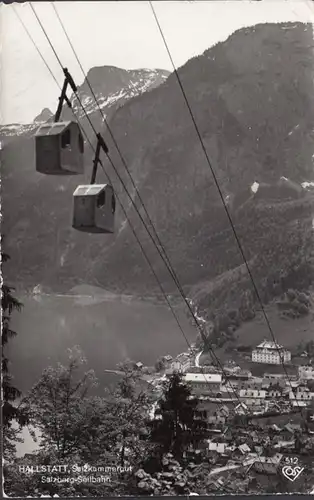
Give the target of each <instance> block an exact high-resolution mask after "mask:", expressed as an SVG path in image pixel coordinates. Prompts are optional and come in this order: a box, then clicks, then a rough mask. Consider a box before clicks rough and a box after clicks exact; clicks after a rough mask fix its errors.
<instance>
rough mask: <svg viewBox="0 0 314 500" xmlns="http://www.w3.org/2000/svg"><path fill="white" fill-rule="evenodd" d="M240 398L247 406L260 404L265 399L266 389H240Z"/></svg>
mask: <svg viewBox="0 0 314 500" xmlns="http://www.w3.org/2000/svg"><path fill="white" fill-rule="evenodd" d="M239 396H240V399H241V401H242V402H243V403H245V404H246V405H247V406H254V405H255V406H256V405H257V406H259V405H262V404H263V402H264V401H265V399H266V391H263V390H258V389H240V391H239Z"/></svg>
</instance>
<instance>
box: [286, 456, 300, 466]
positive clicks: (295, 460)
mask: <svg viewBox="0 0 314 500" xmlns="http://www.w3.org/2000/svg"><path fill="white" fill-rule="evenodd" d="M298 461H299V459H298V457H286V458H285V462H286V464H290V465H297V463H298Z"/></svg>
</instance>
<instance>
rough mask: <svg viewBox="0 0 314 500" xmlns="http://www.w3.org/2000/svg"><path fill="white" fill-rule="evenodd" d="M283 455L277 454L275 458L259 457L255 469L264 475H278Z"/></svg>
mask: <svg viewBox="0 0 314 500" xmlns="http://www.w3.org/2000/svg"><path fill="white" fill-rule="evenodd" d="M282 457H283V455H282V454H281V453H277V454H276V455H274V456H273V457H263V456H261V457H258V459H256V461H255V463H254V469H255V470H256V471H257V472H261V473H262V474H277V471H278V469H279V466H280V464H281V460H282Z"/></svg>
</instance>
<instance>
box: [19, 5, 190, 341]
mask: <svg viewBox="0 0 314 500" xmlns="http://www.w3.org/2000/svg"><path fill="white" fill-rule="evenodd" d="M31 7H32V10H33V12H34V13H35V15H36V18H37V20H38V22H39V23H40V26H41V27H42V29H43V31H44V33H45V34H46V37H47V39H48V35H47V33H46V31H45V29H44V27H43V25H42V23H41V22H40V20H39V17H38V16H37V14H36V12H35V9H34V8H33V6H32V5H31ZM13 8H14V11H15V12H16V9H15V7H14V6H13ZM16 14H17V12H16ZM18 18H19V19H20V21H21V23H22V25H23V27H24V29H25V30H26V32H27V34H28V35H29V37H30V39H31V41H32V42H33V44H34V46H35V48H36V50H37V52H38V53H39V55H40V57H41V59H42V60H43V61H44V63H45V65H46V67H47V68H48V70H49V72H50V74H51V76H52V77H53V79H54V81H55V82H56V84H57V85H58V87H59V89H61V86H60V85H59V83H58V81H57V79H56V78H55V76H54V74H53V72H52V71H51V69H50V67H49V65H48V64H47V62H46V60H45V59H44V57H43V55H42V54H41V52H40V50H39V49H38V47H37V45H36V42H35V41H34V39H33V38H32V37H31V35H30V33H29V31H28V30H27V27H26V25H25V24H24V23H23V22H22V19H21V18H20V16H18ZM50 45H51V46H52V44H51V43H50ZM52 47H53V46H52ZM53 52H54V53H56V51H55V50H53ZM57 59H58V61H59V63H60V64H61V61H60V59H59V57H58V58H57ZM61 68H62V69H63V70H64V68H63V66H62V64H61ZM64 72H65V74H66V76H68V77H69V73H68V72H67V70H64ZM81 106H82V108H83V110H84V107H83V105H82V103H81ZM71 111H72V113H73V115H74V116H75V117H76V118H77V120H78V122H79V119H78V117H77V115H76V114H75V112H74V110H73V109H72V107H71ZM84 111H85V110H84ZM57 115H58V117H59V115H60V110H59V112H57ZM80 127H81V128H82V131H83V132H84V135H85V137H86V138H87V140H88V142H89V145H90V146H91V148H92V149H93V151H94V153H95V158H97V161H98V162H99V163H100V165H101V167H102V169H103V171H104V173H105V175H106V177H107V179H108V182H109V184H111V185H112V182H111V179H110V177H109V174H108V173H107V172H106V170H105V168H104V166H103V164H102V162H101V160H100V159H99V153H100V151H99V150H98V151H97V150H96V151H95V149H94V147H93V145H92V143H91V141H90V140H89V139H88V136H87V134H86V132H85V131H84V129H83V127H82V126H81V124H80ZM93 130H94V132H95V133H96V136H97V138H98V140H100V141H101V139H102V138H101V136H100V134H97V132H96V130H95V128H94V127H93ZM99 143H100V142H99ZM103 149H104V147H103ZM108 159H109V161H110V162H111V164H112V166H113V167H114V164H113V162H112V160H111V158H110V157H109V156H108ZM95 176H96V171H95V169H93V173H92V180H95ZM116 197H117V199H118V202H119V204H120V206H121V208H122V211H123V213H124V215H125V217H126V220H127V221H128V223H129V225H130V227H131V229H132V232H133V234H134V236H135V238H136V240H137V242H138V244H139V246H140V248H141V250H142V252H143V254H144V256H145V258H146V260H147V263H148V265H149V267H150V269H151V271H152V273H153V275H154V277H155V279H156V281H157V283H158V285H159V288H160V289H161V291H162V293H163V295H164V296H165V298H166V300H167V304H168V306H169V308H170V310H171V311H172V313H173V315H174V317H175V320H176V322H177V324H178V327H179V328H180V330H181V333H182V334H183V336H184V338H185V340H186V342H187V344H188V346H189V347H191V346H190V344H189V341H188V339H187V337H186V334H185V333H184V331H183V328H182V326H181V325H180V322H179V320H178V317H177V315H176V313H175V312H174V310H173V307H172V304H171V303H170V301H169V299H168V297H167V294H166V292H165V290H164V289H163V287H162V284H161V283H160V280H159V278H158V276H157V274H156V272H155V271H154V269H153V267H152V264H151V262H150V259H149V257H148V256H147V254H146V251H145V249H144V247H143V245H142V243H141V242H140V240H139V238H138V236H137V234H136V231H135V229H134V228H133V225H132V223H131V221H130V220H129V218H128V215H127V213H126V210H125V209H124V207H123V205H122V203H121V201H120V199H119V197H118V195H117V194H116Z"/></svg>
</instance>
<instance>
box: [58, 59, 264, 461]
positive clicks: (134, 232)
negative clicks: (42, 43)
mask: <svg viewBox="0 0 314 500" xmlns="http://www.w3.org/2000/svg"><path fill="white" fill-rule="evenodd" d="M61 67H62V65H61ZM82 107H83V105H82ZM83 109H84V107H83ZM84 111H85V110H84ZM72 112H73V114H74V116H76V115H75V113H74V111H73V110H72ZM85 114H86V111H85ZM77 119H78V118H77ZM78 122H79V119H78ZM107 156H108V154H107ZM108 159H109V161H110V162H111V164H112V166H113V167H114V164H113V162H112V160H111V158H110V157H109V156H108ZM99 163H100V165H101V167H102V169H103V170H104V173H105V175H106V177H107V178H108V181H109V183H110V184H111V185H112V183H111V180H110V177H109V175H108V173H107V172H106V170H105V168H104V166H103V164H102V162H101V160H99ZM117 199H118V201H119V203H120V205H121V208H122V210H123V212H124V214H125V217H126V219H127V220H128V222H129V224H130V227H131V229H132V231H133V234H134V236H135V238H136V239H137V241H138V243H139V245H140V247H141V249H142V252H143V254H144V256H145V258H146V260H147V262H148V264H149V266H150V268H151V270H152V273H153V274H154V276H155V278H156V280H157V282H158V283H159V284H160V289H161V290H162V292H163V295H164V298H165V300H166V302H167V303H168V305H169V307H170V309H171V311H172V314H173V315H174V316H175V312H174V310H173V308H172V305H171V303H170V301H169V299H168V297H167V294H166V293H165V291H164V290H163V287H162V285H161V283H160V281H159V279H158V276H157V275H156V273H155V271H154V269H153V267H152V265H151V263H150V260H149V258H148V256H147V254H146V252H145V250H144V248H143V246H142V244H141V242H140V240H139V238H138V236H137V234H136V231H135V229H134V228H133V226H132V224H131V222H130V221H129V219H128V216H127V213H126V211H125V209H124V207H123V205H122V203H121V201H120V200H119V197H118V196H117ZM175 319H176V320H177V318H176V317H175ZM179 328H180V330H181V331H182V333H183V335H184V338H185V340H186V342H187V345H188V346H189V347H191V346H190V344H189V341H188V339H187V338H186V336H185V334H184V332H183V330H182V329H181V325H179ZM217 359H218V358H217ZM221 368H222V371H223V373H224V374H225V372H224V369H223V367H221ZM201 371H202V372H203V369H202V370H201ZM203 375H204V378H205V380H206V374H205V373H204V372H203ZM225 376H226V374H225ZM227 382H229V380H228V379H227ZM232 390H233V392H234V394H235V396H236V398H237V399H238V401H239V402H240V403H241V401H240V399H239V397H238V395H237V393H236V392H235V391H234V388H233V387H232ZM228 394H229V391H228ZM216 404H217V403H216ZM258 460H259V461H260V462H261V460H260V459H258ZM261 463H262V462H261ZM262 465H263V466H264V464H263V463H262Z"/></svg>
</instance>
